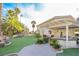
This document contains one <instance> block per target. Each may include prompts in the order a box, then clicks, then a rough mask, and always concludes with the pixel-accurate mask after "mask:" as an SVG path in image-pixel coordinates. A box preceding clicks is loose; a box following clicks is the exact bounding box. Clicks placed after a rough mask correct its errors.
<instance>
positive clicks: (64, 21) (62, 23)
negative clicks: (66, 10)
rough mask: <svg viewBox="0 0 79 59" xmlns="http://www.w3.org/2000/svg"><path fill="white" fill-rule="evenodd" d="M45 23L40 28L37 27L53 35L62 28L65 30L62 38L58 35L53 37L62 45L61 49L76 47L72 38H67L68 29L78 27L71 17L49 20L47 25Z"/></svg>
mask: <svg viewBox="0 0 79 59" xmlns="http://www.w3.org/2000/svg"><path fill="white" fill-rule="evenodd" d="M47 22H48V21H47ZM47 22H44V25H43V24H42V26H39V27H40V28H42V29H44V30H43V31H45V30H48V31H49V30H51V31H52V32H53V35H54V34H56V33H57V32H58V31H56V29H62V28H64V29H65V31H64V32H65V33H64V35H65V36H64V37H62V36H60V35H58V34H57V35H56V36H54V38H57V39H59V43H60V44H61V45H62V47H63V48H76V47H77V43H76V39H75V38H74V37H69V33H70V31H69V30H70V28H71V29H72V28H73V27H79V26H78V21H76V20H75V19H74V18H73V17H71V16H69V17H68V16H66V17H62V18H61V17H54V18H53V19H52V20H51V19H50V20H49V23H47ZM41 31H42V30H41ZM43 31H42V32H43ZM54 31H55V32H54ZM71 36H72V35H71Z"/></svg>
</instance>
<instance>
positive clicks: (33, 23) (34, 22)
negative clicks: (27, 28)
mask: <svg viewBox="0 0 79 59" xmlns="http://www.w3.org/2000/svg"><path fill="white" fill-rule="evenodd" d="M31 24H32V28H33V32H34V28H35V24H36V21H34V20H33V21H31Z"/></svg>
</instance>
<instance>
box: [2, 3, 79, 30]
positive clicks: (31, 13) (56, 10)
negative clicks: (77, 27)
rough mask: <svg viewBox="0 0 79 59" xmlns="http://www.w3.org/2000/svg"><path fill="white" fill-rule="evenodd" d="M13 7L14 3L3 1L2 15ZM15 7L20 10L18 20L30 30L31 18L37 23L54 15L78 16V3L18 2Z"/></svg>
mask: <svg viewBox="0 0 79 59" xmlns="http://www.w3.org/2000/svg"><path fill="white" fill-rule="evenodd" d="M15 7H16V4H15V3H4V4H3V16H6V14H7V10H8V9H14V8H15ZM17 7H18V8H19V9H20V10H21V13H20V14H19V15H18V17H19V21H20V22H22V23H23V24H25V25H26V26H27V27H28V28H29V29H30V31H32V26H31V21H32V20H35V21H36V25H38V24H40V23H42V22H44V21H46V20H48V19H50V18H53V17H54V16H65V15H72V16H73V17H75V18H77V17H78V16H79V4H74V3H18V4H17ZM21 15H22V16H21ZM35 29H36V28H35Z"/></svg>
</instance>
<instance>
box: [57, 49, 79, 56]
mask: <svg viewBox="0 0 79 59" xmlns="http://www.w3.org/2000/svg"><path fill="white" fill-rule="evenodd" d="M57 56H79V48H69V49H64V52H63V53H61V54H57Z"/></svg>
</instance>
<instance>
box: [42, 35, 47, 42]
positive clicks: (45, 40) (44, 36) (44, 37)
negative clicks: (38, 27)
mask: <svg viewBox="0 0 79 59" xmlns="http://www.w3.org/2000/svg"><path fill="white" fill-rule="evenodd" d="M43 41H44V43H48V37H47V36H46V35H43Z"/></svg>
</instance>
